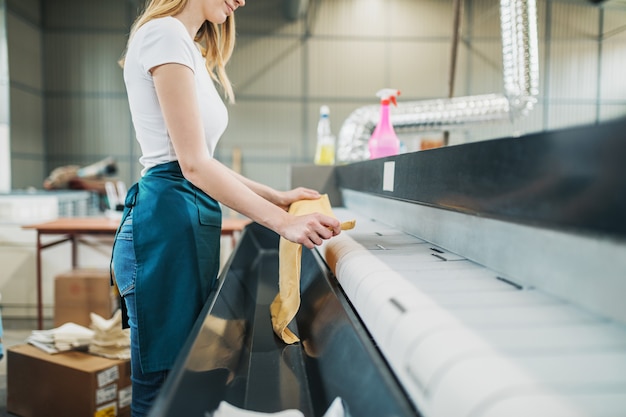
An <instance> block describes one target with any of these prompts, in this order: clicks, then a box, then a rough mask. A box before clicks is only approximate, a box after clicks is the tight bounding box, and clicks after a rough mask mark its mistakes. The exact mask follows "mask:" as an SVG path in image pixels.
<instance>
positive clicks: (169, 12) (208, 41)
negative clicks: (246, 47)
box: [120, 0, 235, 103]
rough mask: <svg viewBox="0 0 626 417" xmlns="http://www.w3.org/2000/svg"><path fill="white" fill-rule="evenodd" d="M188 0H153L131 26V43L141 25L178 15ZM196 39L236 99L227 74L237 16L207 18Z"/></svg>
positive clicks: (213, 75)
mask: <svg viewBox="0 0 626 417" xmlns="http://www.w3.org/2000/svg"><path fill="white" fill-rule="evenodd" d="M187 2H188V0H149V1H148V3H147V5H146V7H145V9H144V11H143V12H142V13H141V14H140V15H139V17H137V19H136V20H135V22H134V23H133V25H132V26H131V29H130V36H129V39H128V42H129V43H130V41H131V40H132V38H133V35H134V34H135V32H137V30H138V29H139V28H140V27H141V26H143V25H144V24H146V23H148V22H149V21H151V20H153V19H158V18H160V17H167V16H174V15H177V14H178V13H180V12H181V11H182V10H183V9H184V8H185V6H186V5H187ZM194 40H195V41H196V43H197V44H198V45H199V46H200V50H201V52H202V56H203V57H204V58H205V60H206V68H207V71H208V72H209V75H210V76H211V78H213V79H214V80H215V81H216V82H217V83H219V84H220V85H221V86H222V89H223V90H224V94H225V95H226V98H227V99H228V100H229V101H230V102H231V103H233V102H234V100H235V95H234V93H233V87H232V84H231V82H230V79H229V78H228V75H227V74H226V64H227V63H228V60H229V59H230V57H231V56H232V54H233V49H234V48H235V16H234V15H230V16H228V17H227V18H226V21H225V22H224V23H222V24H215V23H211V22H209V21H205V22H204V23H203V24H202V26H201V27H200V29H199V30H198V33H196V36H195V39H194ZM124 55H125V54H124ZM120 65H121V66H122V67H123V66H124V57H122V59H121V60H120Z"/></svg>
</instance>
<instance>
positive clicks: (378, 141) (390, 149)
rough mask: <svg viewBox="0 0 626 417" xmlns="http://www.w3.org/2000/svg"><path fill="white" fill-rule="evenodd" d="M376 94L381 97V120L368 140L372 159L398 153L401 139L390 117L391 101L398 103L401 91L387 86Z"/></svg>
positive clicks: (395, 104)
mask: <svg viewBox="0 0 626 417" xmlns="http://www.w3.org/2000/svg"><path fill="white" fill-rule="evenodd" d="M376 95H377V96H378V97H380V120H379V122H378V125H376V129H374V133H372V136H371V137H370V140H369V142H368V147H369V150H370V159H376V158H384V157H386V156H391V155H397V154H398V153H399V151H400V141H399V140H398V136H397V135H396V132H395V131H394V130H393V126H392V125H391V120H390V118H389V103H393V104H394V106H397V105H398V103H397V102H396V97H397V96H399V95H400V91H399V90H394V89H391V88H385V89H382V90H380V91H379V92H378V93H376Z"/></svg>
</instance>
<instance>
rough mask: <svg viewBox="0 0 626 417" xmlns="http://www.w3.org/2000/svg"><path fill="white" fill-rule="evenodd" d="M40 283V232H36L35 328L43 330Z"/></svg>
mask: <svg viewBox="0 0 626 417" xmlns="http://www.w3.org/2000/svg"><path fill="white" fill-rule="evenodd" d="M41 287H42V283H41V234H40V233H39V232H37V329H39V330H43V296H42V294H41V292H42V288H41Z"/></svg>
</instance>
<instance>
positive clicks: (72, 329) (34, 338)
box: [26, 322, 94, 353]
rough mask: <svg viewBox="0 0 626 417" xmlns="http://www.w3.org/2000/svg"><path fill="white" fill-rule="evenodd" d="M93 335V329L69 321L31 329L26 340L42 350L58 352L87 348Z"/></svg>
mask: <svg viewBox="0 0 626 417" xmlns="http://www.w3.org/2000/svg"><path fill="white" fill-rule="evenodd" d="M93 337H94V332H93V330H90V329H88V328H86V327H84V326H81V325H79V324H76V323H71V322H70V323H65V324H63V325H61V326H59V327H57V328H54V329H50V330H33V331H32V332H31V334H30V336H29V337H28V338H27V339H26V342H27V343H30V344H31V345H33V346H35V347H37V348H39V349H41V350H43V351H44V352H47V353H59V352H65V351H68V350H80V349H83V350H84V349H87V346H88V345H89V344H90V343H91V341H92V339H93Z"/></svg>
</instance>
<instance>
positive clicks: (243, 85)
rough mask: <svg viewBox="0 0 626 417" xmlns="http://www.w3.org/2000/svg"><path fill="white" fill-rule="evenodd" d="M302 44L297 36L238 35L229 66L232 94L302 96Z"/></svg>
mask: <svg viewBox="0 0 626 417" xmlns="http://www.w3.org/2000/svg"><path fill="white" fill-rule="evenodd" d="M303 48H304V44H303V43H302V42H301V41H300V39H299V38H297V37H290V38H282V37H268V38H255V37H250V36H245V37H243V36H242V37H241V38H240V39H239V40H238V44H237V47H236V48H235V54H234V57H233V61H236V62H237V66H232V67H229V77H230V78H231V81H232V82H233V84H234V89H235V96H236V95H238V94H245V95H254V96H265V97H302V96H303V94H304V92H303V88H302V87H303V70H302V59H303Z"/></svg>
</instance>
